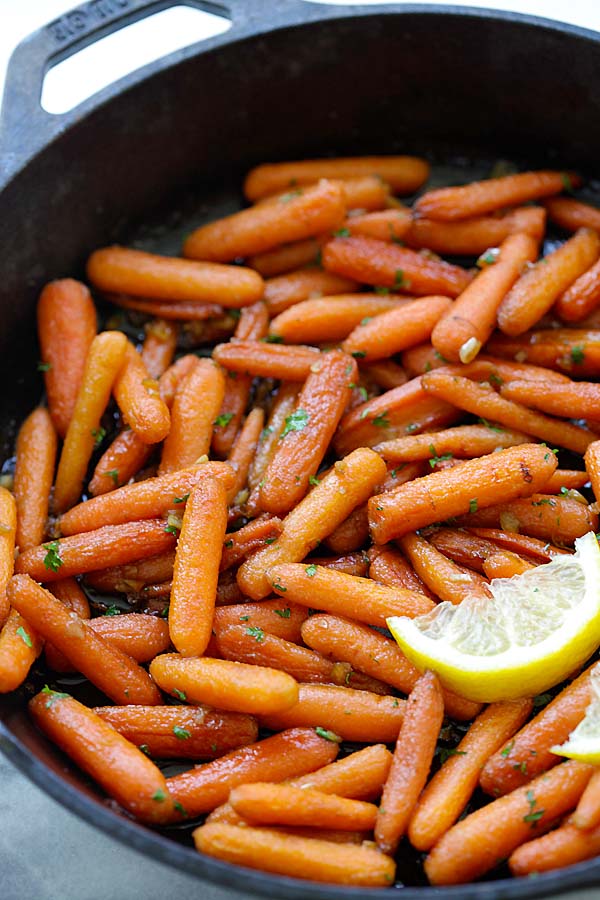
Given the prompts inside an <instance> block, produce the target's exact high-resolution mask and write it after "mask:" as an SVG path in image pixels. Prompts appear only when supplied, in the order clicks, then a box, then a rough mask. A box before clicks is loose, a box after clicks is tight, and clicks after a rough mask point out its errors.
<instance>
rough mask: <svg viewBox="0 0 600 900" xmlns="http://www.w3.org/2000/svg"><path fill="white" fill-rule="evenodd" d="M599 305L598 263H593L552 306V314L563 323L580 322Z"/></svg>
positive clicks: (599, 265)
mask: <svg viewBox="0 0 600 900" xmlns="http://www.w3.org/2000/svg"><path fill="white" fill-rule="evenodd" d="M599 304H600V262H596V263H594V265H593V266H591V267H590V268H589V269H587V270H586V271H585V272H584V273H583V274H582V275H580V276H579V278H577V280H576V281H574V282H573V284H572V285H571V286H570V287H569V288H567V290H566V291H565V292H564V294H561V296H560V297H559V298H558V300H557V301H556V303H555V304H554V312H555V313H556V314H557V315H558V316H560V318H561V319H562V320H563V321H564V322H580V321H581V319H585V317H586V316H588V315H589V314H590V313H591V312H593V311H594V310H595V309H596V308H597V307H598V305H599Z"/></svg>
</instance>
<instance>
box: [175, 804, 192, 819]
mask: <svg viewBox="0 0 600 900" xmlns="http://www.w3.org/2000/svg"><path fill="white" fill-rule="evenodd" d="M173 809H174V810H175V812H178V813H179V814H180V815H182V816H183V818H184V819H187V817H188V815H189V813H188V811H187V809H186V808H185V806H183V804H181V803H180V802H179V800H175V802H174V803H173Z"/></svg>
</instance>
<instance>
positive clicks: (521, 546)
mask: <svg viewBox="0 0 600 900" xmlns="http://www.w3.org/2000/svg"><path fill="white" fill-rule="evenodd" d="M559 471H562V470H560V469H556V472H559ZM556 472H555V474H556ZM552 478H554V476H552ZM547 486H548V482H546V485H545V488H544V490H545V489H546V487H547ZM469 532H470V533H471V534H472V535H473V536H477V537H479V538H483V539H484V540H486V541H493V543H494V544H497V545H499V546H500V547H504V548H506V549H507V550H512V551H513V552H514V553H518V554H519V555H520V556H528V557H531V558H532V559H534V560H536V561H539V562H550V560H551V559H552V558H553V557H554V556H562V555H564V554H565V553H569V552H570V551H569V550H565V549H564V548H562V547H554V546H553V545H552V544H549V543H548V542H547V541H540V540H538V539H537V538H533V537H529V535H526V534H518V533H517V532H514V531H498V530H497V529H494V528H469ZM463 534H464V532H463ZM439 536H440V532H438V534H437V535H435V536H434V537H433V540H434V541H435V540H436V538H438V537H439Z"/></svg>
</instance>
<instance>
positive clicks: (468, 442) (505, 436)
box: [374, 382, 529, 468]
mask: <svg viewBox="0 0 600 900" xmlns="http://www.w3.org/2000/svg"><path fill="white" fill-rule="evenodd" d="M528 383H529V382H528ZM527 443H529V438H528V437H527V435H526V434H523V433H522V432H520V431H510V430H509V429H504V428H503V429H498V430H493V429H491V428H489V427H488V426H487V425H457V426H456V427H455V428H446V429H445V430H444V431H437V432H432V433H429V434H409V435H406V436H405V437H398V438H396V439H395V440H393V441H384V442H383V443H382V444H376V445H375V448H374V449H375V450H376V451H377V453H380V454H381V456H383V458H384V459H386V460H388V461H389V462H394V463H398V462H401V463H403V462H413V460H418V459H427V460H429V461H430V462H433V460H434V459H435V458H436V457H437V458H440V457H446V456H448V454H449V455H450V456H455V457H457V458H459V459H474V458H475V457H476V456H485V455H486V454H487V453H493V452H494V450H496V449H497V448H498V447H502V448H506V447H516V446H518V445H519V444H527ZM432 468H433V466H432Z"/></svg>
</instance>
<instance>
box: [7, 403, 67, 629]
mask: <svg viewBox="0 0 600 900" xmlns="http://www.w3.org/2000/svg"><path fill="white" fill-rule="evenodd" d="M56 447H57V439H56V432H55V430H54V425H53V424H52V419H51V418H50V415H49V414H48V411H47V410H46V409H44V408H43V407H41V406H40V407H38V408H37V409H35V410H34V411H33V412H32V413H31V414H30V415H29V416H28V417H27V418H26V419H25V421H24V422H23V424H22V425H21V428H20V429H19V434H18V436H17V445H16V463H15V475H14V482H13V493H14V497H15V500H16V504H17V511H18V515H17V522H16V539H15V540H16V544H17V546H18V547H19V549H20V550H21V551H23V550H28V549H29V548H30V547H35V545H36V544H41V542H42V541H43V539H44V535H45V532H46V522H47V519H48V505H49V498H50V488H51V487H52V482H53V480H54V463H55V460H56ZM1 508H2V505H1V504H0V510H1ZM1 516H2V512H1V511H0V517H1ZM4 524H5V525H6V524H8V523H4ZM0 540H1V535H0ZM0 546H1V544H0ZM1 584H2V582H1V578H0V591H1ZM1 607H2V601H1V600H0V610H1ZM1 619H2V614H1V611H0V620H1Z"/></svg>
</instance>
